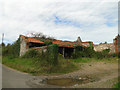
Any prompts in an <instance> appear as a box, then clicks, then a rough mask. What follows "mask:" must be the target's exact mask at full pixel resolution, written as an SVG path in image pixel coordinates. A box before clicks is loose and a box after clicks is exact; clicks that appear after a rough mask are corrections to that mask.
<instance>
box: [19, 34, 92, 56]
mask: <svg viewBox="0 0 120 90" xmlns="http://www.w3.org/2000/svg"><path fill="white" fill-rule="evenodd" d="M52 43H53V44H57V45H58V47H59V49H58V52H59V54H62V55H63V57H65V58H66V57H71V55H72V53H73V52H74V51H75V46H77V45H80V46H82V47H83V48H84V47H87V46H89V43H90V42H82V41H81V39H80V37H78V40H77V41H75V42H70V41H61V40H54V41H53V42H52ZM82 43H83V45H82ZM91 44H92V45H93V43H92V42H91ZM46 47H47V46H45V44H44V42H42V41H40V40H38V39H35V38H31V37H26V36H23V35H20V56H23V55H24V54H25V53H26V52H27V51H28V50H29V49H37V50H41V49H42V50H44V51H46Z"/></svg>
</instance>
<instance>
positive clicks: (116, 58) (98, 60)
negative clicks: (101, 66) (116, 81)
mask: <svg viewBox="0 0 120 90" xmlns="http://www.w3.org/2000/svg"><path fill="white" fill-rule="evenodd" d="M71 61H73V62H75V63H88V62H108V63H116V62H118V57H112V58H103V59H98V58H77V59H71Z"/></svg>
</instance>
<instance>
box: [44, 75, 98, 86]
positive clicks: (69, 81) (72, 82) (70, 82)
mask: <svg viewBox="0 0 120 90" xmlns="http://www.w3.org/2000/svg"><path fill="white" fill-rule="evenodd" d="M94 81H96V80H95V79H93V78H88V77H87V78H81V77H79V78H59V79H48V80H46V83H47V84H48V85H56V86H65V87H66V86H77V85H80V84H86V83H89V82H94Z"/></svg>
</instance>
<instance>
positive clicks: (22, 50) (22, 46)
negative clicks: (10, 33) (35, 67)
mask: <svg viewBox="0 0 120 90" xmlns="http://www.w3.org/2000/svg"><path fill="white" fill-rule="evenodd" d="M26 45H27V44H26V41H25V40H24V39H23V38H22V37H20V56H23V55H24V54H25V53H26V52H27V50H28V49H27V47H26Z"/></svg>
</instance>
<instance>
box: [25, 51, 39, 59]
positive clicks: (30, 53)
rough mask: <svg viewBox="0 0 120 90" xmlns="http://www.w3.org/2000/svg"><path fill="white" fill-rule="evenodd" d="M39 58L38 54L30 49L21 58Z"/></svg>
mask: <svg viewBox="0 0 120 90" xmlns="http://www.w3.org/2000/svg"><path fill="white" fill-rule="evenodd" d="M37 57H39V52H38V51H37V50H35V49H31V50H29V51H27V52H26V53H25V55H24V56H23V58H37Z"/></svg>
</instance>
